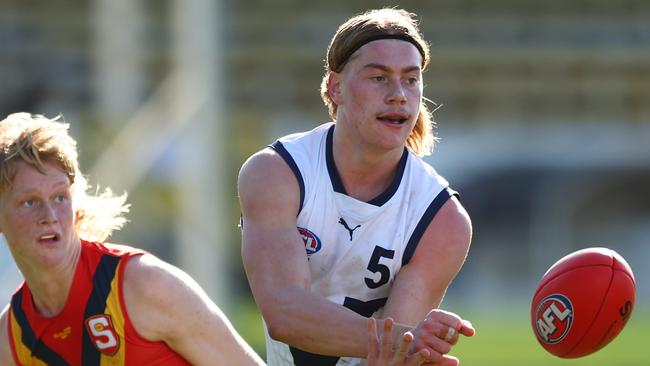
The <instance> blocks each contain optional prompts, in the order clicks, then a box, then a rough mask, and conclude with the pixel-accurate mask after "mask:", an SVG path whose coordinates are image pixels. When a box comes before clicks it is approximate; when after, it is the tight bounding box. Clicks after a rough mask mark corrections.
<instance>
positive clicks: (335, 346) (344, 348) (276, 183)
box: [238, 149, 368, 357]
mask: <svg viewBox="0 0 650 366" xmlns="http://www.w3.org/2000/svg"><path fill="white" fill-rule="evenodd" d="M238 188H239V197H240V205H241V209H242V217H243V228H242V258H243V263H244V269H245V270H246V275H247V276H248V281H249V283H250V286H251V290H252V292H253V295H254V297H255V301H256V302H257V305H258V306H259V308H260V310H261V312H262V316H263V317H264V321H265V323H266V326H267V328H268V331H269V334H270V336H271V337H272V338H274V339H276V340H278V341H281V342H284V343H287V344H289V345H291V346H294V347H297V348H300V349H302V350H304V351H307V352H312V353H318V354H323V355H333V356H354V357H365V356H366V354H367V347H368V343H367V325H366V323H367V319H366V318H365V317H362V316H361V315H359V314H357V313H355V312H353V311H352V310H350V309H347V308H345V307H343V306H341V305H338V304H335V303H333V302H330V301H329V300H327V299H326V298H324V297H322V296H320V295H318V294H315V293H313V292H311V290H310V282H311V275H310V271H309V266H308V262H307V254H306V253H305V244H304V242H303V240H302V238H301V237H300V235H299V233H298V230H297V228H296V215H297V213H298V210H299V207H300V190H299V186H298V182H297V180H296V177H295V176H294V174H293V172H292V171H291V169H290V168H289V166H288V165H287V164H286V163H285V162H284V160H283V159H282V157H280V155H278V154H277V153H276V152H275V151H273V150H272V149H266V150H263V151H262V152H259V153H257V154H255V155H253V156H252V157H251V158H250V159H249V160H248V161H247V162H246V163H245V164H244V165H243V167H242V169H241V172H240V174H239V187H238ZM342 334H345V337H342V336H341V335H342Z"/></svg>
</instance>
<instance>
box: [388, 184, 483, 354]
mask: <svg viewBox="0 0 650 366" xmlns="http://www.w3.org/2000/svg"><path fill="white" fill-rule="evenodd" d="M471 237H472V228H471V222H470V219H469V216H468V215H467V212H466V211H465V209H464V208H463V207H462V206H461V205H460V203H459V202H458V200H457V199H456V198H455V197H451V198H450V199H449V200H447V202H446V203H445V204H444V205H443V206H442V207H441V209H440V210H439V211H438V212H437V214H436V215H435V217H434V218H433V220H432V221H431V223H430V224H429V226H428V227H427V229H426V230H425V232H424V235H423V236H422V239H421V240H420V242H419V244H418V246H417V249H416V250H415V253H414V255H413V257H412V258H411V260H410V261H409V262H408V264H406V265H405V266H404V267H402V269H401V270H400V272H399V273H398V274H397V276H396V278H395V282H394V283H393V288H392V290H391V294H390V296H389V298H388V301H387V303H386V306H385V308H384V309H383V313H382V315H383V316H384V317H392V318H394V319H395V321H396V322H397V323H399V324H405V325H408V326H409V327H413V326H415V327H414V329H413V334H414V336H415V340H414V342H413V346H412V347H411V348H412V350H415V351H417V350H420V349H427V350H428V351H429V361H430V362H433V363H436V362H451V363H450V364H452V365H453V364H454V363H453V362H452V361H447V360H448V359H454V358H453V357H451V356H448V355H447V353H449V352H450V351H451V349H452V347H453V346H454V345H455V344H456V343H457V342H458V337H459V335H464V336H472V335H474V332H475V331H474V328H473V327H472V326H471V324H470V323H469V322H467V321H465V320H463V319H461V318H460V317H459V316H458V315H456V314H454V313H451V312H447V311H443V310H439V309H436V308H437V307H438V306H439V305H440V303H441V301H442V298H443V296H444V294H445V291H446V290H447V287H448V286H449V284H450V283H451V281H452V280H453V279H454V277H455V276H456V274H457V273H458V271H459V270H460V268H461V267H462V265H463V263H464V261H465V257H466V256H467V252H468V250H469V245H470V241H471ZM431 309H434V310H431ZM456 362H457V360H456Z"/></svg>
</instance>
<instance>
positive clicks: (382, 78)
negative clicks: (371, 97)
mask: <svg viewBox="0 0 650 366" xmlns="http://www.w3.org/2000/svg"><path fill="white" fill-rule="evenodd" d="M370 79H371V80H373V81H384V80H386V78H385V77H383V76H372V77H371V78H370Z"/></svg>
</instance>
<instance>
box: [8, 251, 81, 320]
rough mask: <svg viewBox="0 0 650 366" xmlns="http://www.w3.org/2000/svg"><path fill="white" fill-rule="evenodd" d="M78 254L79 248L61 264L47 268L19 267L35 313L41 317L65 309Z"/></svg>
mask: <svg viewBox="0 0 650 366" xmlns="http://www.w3.org/2000/svg"><path fill="white" fill-rule="evenodd" d="M80 253H81V246H79V248H78V250H75V251H74V252H71V253H70V255H69V256H67V257H66V258H65V260H62V261H61V263H59V264H57V265H54V266H50V267H47V268H42V267H41V268H37V267H33V266H27V267H26V268H24V266H19V267H21V272H22V274H23V277H24V278H25V282H27V284H28V285H29V289H30V291H31V293H32V298H33V302H34V306H35V308H36V311H37V312H38V313H39V314H41V315H42V316H44V317H46V318H49V317H54V316H56V315H58V314H59V313H61V311H62V310H63V308H64V307H65V304H66V302H67V299H68V295H69V293H70V289H71V288H72V282H73V279H74V274H75V272H76V268H77V263H78V261H79V256H80Z"/></svg>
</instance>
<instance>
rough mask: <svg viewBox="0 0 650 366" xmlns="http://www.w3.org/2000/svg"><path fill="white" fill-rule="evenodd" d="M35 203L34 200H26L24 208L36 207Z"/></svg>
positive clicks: (23, 204)
mask: <svg viewBox="0 0 650 366" xmlns="http://www.w3.org/2000/svg"><path fill="white" fill-rule="evenodd" d="M35 203H36V202H35V201H34V200H32V199H29V200H24V201H23V203H22V206H23V207H34V204H35Z"/></svg>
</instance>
